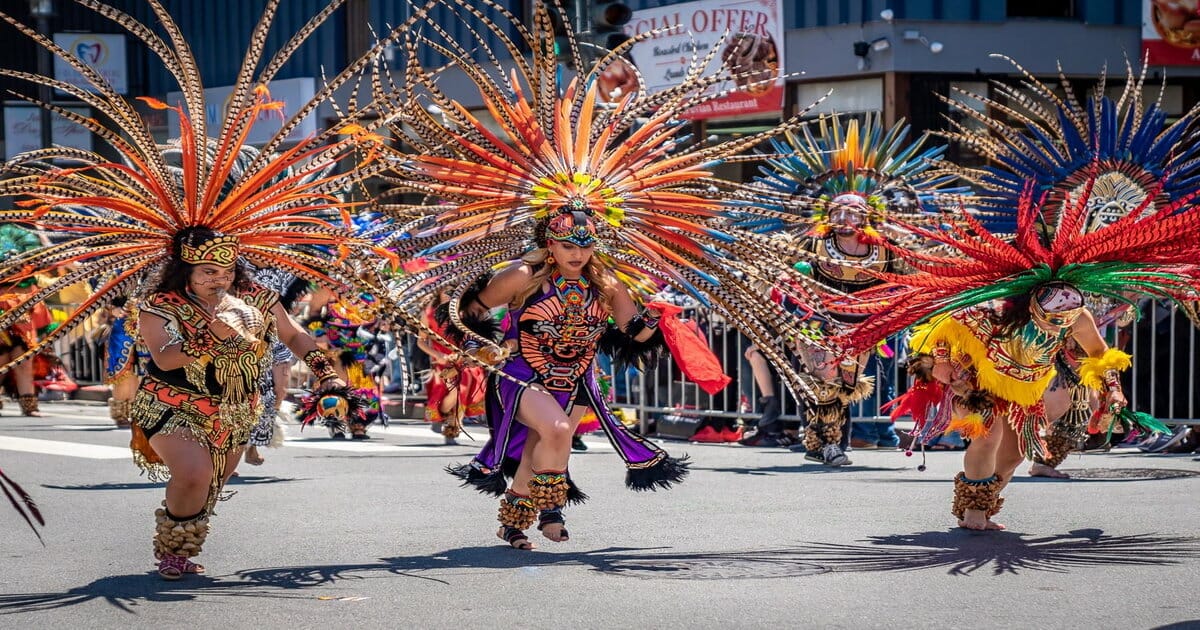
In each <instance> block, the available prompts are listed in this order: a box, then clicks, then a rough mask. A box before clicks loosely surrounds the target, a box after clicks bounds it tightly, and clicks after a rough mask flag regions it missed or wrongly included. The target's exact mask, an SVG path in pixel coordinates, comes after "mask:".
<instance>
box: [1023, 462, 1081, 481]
mask: <svg viewBox="0 0 1200 630" xmlns="http://www.w3.org/2000/svg"><path fill="white" fill-rule="evenodd" d="M1029 476H1030V477H1049V478H1051V479H1070V478H1071V475H1068V474H1067V473H1065V472H1062V471H1060V470H1058V469H1057V468H1051V467H1049V466H1047V465H1045V464H1039V463H1036V462H1034V464H1033V465H1032V466H1030V467H1029Z"/></svg>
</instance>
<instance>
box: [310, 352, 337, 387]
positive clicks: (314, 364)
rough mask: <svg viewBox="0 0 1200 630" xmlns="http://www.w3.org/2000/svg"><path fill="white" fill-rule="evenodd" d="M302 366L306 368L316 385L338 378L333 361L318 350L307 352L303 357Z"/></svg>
mask: <svg viewBox="0 0 1200 630" xmlns="http://www.w3.org/2000/svg"><path fill="white" fill-rule="evenodd" d="M304 364H305V365H307V366H308V369H309V371H311V372H312V373H313V376H314V377H316V379H317V382H318V383H319V382H322V381H327V380H329V379H332V378H338V373H337V370H336V369H334V367H333V360H332V359H330V358H329V357H328V356H326V354H325V353H324V352H322V351H320V350H309V351H308V353H307V354H305V355H304Z"/></svg>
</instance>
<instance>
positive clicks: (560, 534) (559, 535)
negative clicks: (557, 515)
mask: <svg viewBox="0 0 1200 630" xmlns="http://www.w3.org/2000/svg"><path fill="white" fill-rule="evenodd" d="M540 529H541V530H542V535H543V536H545V537H546V538H549V539H550V540H553V541H554V542H567V541H568V540H570V539H571V536H570V534H568V533H567V527H566V525H563V524H562V523H547V524H545V525H543V526H542V527H541V528H540Z"/></svg>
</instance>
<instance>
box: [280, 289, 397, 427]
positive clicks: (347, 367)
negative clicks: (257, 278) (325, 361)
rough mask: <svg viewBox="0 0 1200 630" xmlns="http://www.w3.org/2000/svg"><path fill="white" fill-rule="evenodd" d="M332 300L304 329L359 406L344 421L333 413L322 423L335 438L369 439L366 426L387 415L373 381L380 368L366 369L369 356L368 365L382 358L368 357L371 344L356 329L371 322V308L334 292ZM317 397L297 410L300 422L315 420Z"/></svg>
mask: <svg viewBox="0 0 1200 630" xmlns="http://www.w3.org/2000/svg"><path fill="white" fill-rule="evenodd" d="M360 298H361V299H362V300H364V301H373V300H374V298H373V297H371V295H369V294H363V295H361V296H360ZM332 300H333V301H330V302H327V303H325V304H324V306H323V307H322V308H323V311H324V312H323V313H322V314H320V315H319V316H318V317H316V318H315V319H312V318H310V320H309V323H308V329H309V330H310V331H312V334H313V335H314V336H315V337H316V338H317V342H318V344H319V346H320V348H321V350H322V351H323V352H325V354H326V356H328V357H329V359H330V360H331V361H333V366H334V369H335V370H337V373H338V376H339V377H340V378H341V379H342V380H344V381H345V382H347V383H349V384H350V389H351V390H353V392H354V395H355V397H356V400H357V401H358V402H359V403H360V405H361V408H360V410H359V412H358V413H355V414H353V415H351V416H350V417H349V420H348V421H346V419H345V418H340V417H338V416H333V417H323V422H324V424H325V427H326V428H327V429H328V430H329V437H331V438H333V439H335V440H344V439H346V438H347V437H349V438H350V439H352V440H369V439H371V436H370V435H368V434H367V427H368V426H370V425H371V424H372V423H374V422H375V421H377V420H378V421H381V422H382V423H383V424H385V425H386V424H387V416H386V415H384V413H383V396H382V392H381V389H380V386H379V381H378V380H377V377H378V373H379V372H382V368H380V369H379V370H378V371H376V370H373V369H372V370H368V369H367V365H366V364H367V361H368V359H369V358H370V359H371V363H372V367H374V366H377V365H382V357H377V358H378V359H379V361H375V358H371V357H368V355H367V348H368V346H370V345H371V343H370V341H369V340H368V339H367V338H366V337H365V336H364V335H362V334H360V332H359V331H360V330H364V329H366V328H368V327H370V326H371V325H372V324H374V323H375V315H374V313H373V309H372V307H370V306H368V305H364V304H363V301H359V302H355V301H351V300H347V299H344V298H342V297H339V296H338V295H334V296H333V298H332ZM317 398H319V396H317V395H316V394H314V395H312V396H310V397H308V398H307V399H306V400H305V402H304V404H303V405H302V408H301V410H300V411H299V412H298V414H299V415H300V418H301V422H302V423H303V424H309V423H312V422H314V421H315V420H316V416H317V415H318V414H317V413H316V405H315V401H316V399H317Z"/></svg>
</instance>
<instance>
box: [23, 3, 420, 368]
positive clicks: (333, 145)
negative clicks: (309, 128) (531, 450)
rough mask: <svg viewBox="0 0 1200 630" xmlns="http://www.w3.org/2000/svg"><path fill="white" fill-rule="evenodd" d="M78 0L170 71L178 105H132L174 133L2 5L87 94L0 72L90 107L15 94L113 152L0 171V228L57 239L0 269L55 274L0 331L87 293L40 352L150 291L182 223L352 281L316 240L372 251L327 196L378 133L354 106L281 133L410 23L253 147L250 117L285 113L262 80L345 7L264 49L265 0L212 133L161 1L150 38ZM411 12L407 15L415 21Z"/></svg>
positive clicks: (269, 12) (251, 254)
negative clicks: (304, 133)
mask: <svg viewBox="0 0 1200 630" xmlns="http://www.w3.org/2000/svg"><path fill="white" fill-rule="evenodd" d="M77 1H78V2H79V4H81V5H83V6H85V7H87V8H89V9H91V10H93V11H95V12H96V13H97V14H99V15H100V16H102V17H104V18H107V19H109V20H111V21H113V22H115V23H116V24H117V25H119V26H121V27H122V28H124V29H125V31H126V32H127V33H128V34H129V35H130V36H131V37H134V38H136V39H137V40H138V41H139V42H140V43H141V44H143V45H145V46H146V47H147V48H148V49H149V50H150V51H151V52H153V53H154V55H155V56H157V57H158V59H159V60H160V61H161V62H162V64H163V65H164V66H165V68H166V69H167V71H168V72H170V74H171V75H173V76H174V78H175V80H176V81H177V82H178V84H179V86H180V89H181V91H182V99H181V102H180V103H178V104H167V103H163V102H160V101H157V100H154V99H150V98H142V99H140V100H142V101H143V102H144V103H145V104H146V105H147V106H149V107H151V108H153V109H158V110H169V111H172V112H174V113H175V114H176V115H177V116H178V117H179V121H180V136H179V138H178V139H177V140H175V141H172V142H170V143H168V144H167V145H166V146H163V145H159V144H158V143H157V142H155V139H154V137H153V136H152V135H151V132H150V129H149V128H148V126H147V125H146V123H145V122H144V121H143V120H142V118H141V117H140V116H139V115H138V113H137V111H136V110H135V109H134V106H133V104H132V103H131V102H129V101H127V100H126V99H125V98H123V97H122V96H121V95H120V94H118V93H117V91H116V89H114V88H113V86H112V85H110V84H109V83H108V81H107V80H106V79H105V78H104V77H103V76H101V75H100V74H99V73H98V72H96V71H95V70H93V69H92V68H90V67H88V66H87V65H85V64H83V63H82V62H81V61H80V60H79V59H77V58H76V57H75V56H74V55H72V54H70V53H69V52H68V51H65V50H63V49H62V48H61V47H59V46H58V45H56V44H55V43H54V42H53V41H52V40H50V39H48V38H46V37H44V36H42V35H40V34H38V33H36V32H34V31H33V30H32V29H30V28H29V27H28V26H25V25H24V24H22V23H21V22H20V21H18V20H17V19H15V18H13V17H12V16H9V15H5V14H2V13H0V19H3V20H4V21H7V22H8V23H9V24H11V25H12V26H13V27H14V28H16V29H17V30H19V31H20V32H21V33H23V34H24V35H26V36H28V37H29V38H31V39H33V40H34V41H35V42H36V43H37V44H38V45H39V46H42V47H43V48H46V49H48V50H49V51H50V52H52V53H53V54H55V55H57V56H58V57H59V58H60V59H62V60H63V61H64V62H66V63H68V64H70V65H71V66H72V67H73V68H74V69H75V70H76V71H78V72H79V73H80V75H82V77H83V78H84V80H85V81H86V82H87V84H88V87H87V88H84V87H80V86H77V85H72V84H69V83H66V82H63V81H59V80H55V79H54V78H52V77H44V76H40V75H35V74H30V73H25V72H18V71H15V70H6V69H2V68H0V74H3V75H6V76H10V77H15V78H18V79H23V80H27V81H30V82H34V83H47V84H50V85H52V86H53V87H54V88H55V89H57V90H60V91H62V92H65V93H68V94H70V95H71V96H73V97H75V98H77V99H79V100H80V101H83V102H84V103H86V104H87V105H88V106H90V107H91V108H92V109H93V110H94V111H95V112H96V116H95V117H90V118H89V117H85V116H82V115H79V114H76V113H73V112H71V111H68V110H65V109H63V108H61V107H59V106H57V105H53V104H50V103H41V102H38V101H36V100H34V99H28V98H27V99H26V100H30V101H31V102H34V103H36V104H37V105H39V106H41V107H44V108H47V109H50V110H52V111H54V112H55V113H57V114H58V115H59V116H62V117H64V118H66V119H68V120H70V121H71V122H73V123H75V124H77V125H79V126H80V127H82V128H84V129H85V130H87V131H88V132H90V133H92V134H94V135H95V136H97V137H98V138H99V139H100V140H102V141H103V142H104V143H106V144H107V145H108V147H109V148H110V149H111V150H112V151H113V152H115V153H116V154H117V155H119V159H117V160H111V159H108V158H106V157H104V156H103V155H101V154H99V153H96V152H93V151H86V150H80V149H73V148H69V147H61V146H55V147H48V148H43V149H39V150H36V151H32V152H29V153H25V154H22V155H20V156H17V157H15V158H13V159H12V160H10V161H9V162H7V163H6V164H5V165H4V171H5V172H4V174H5V176H6V179H4V180H3V181H2V182H0V195H2V196H13V197H17V198H18V199H20V201H18V202H17V206H18V209H15V210H5V211H0V222H8V221H23V222H32V223H35V224H36V225H38V226H39V227H40V228H41V229H43V230H46V231H47V232H50V233H52V234H53V235H54V237H55V240H56V243H55V244H53V245H50V246H47V247H42V248H38V249H35V250H33V251H28V252H25V253H22V254H20V255H17V256H15V257H11V258H9V259H7V260H6V261H4V262H3V263H0V278H3V279H5V280H13V281H15V280H20V279H22V278H26V277H29V276H31V275H33V274H38V273H47V272H49V271H53V270H62V271H64V275H62V276H61V277H60V278H59V279H58V280H56V281H55V282H54V283H53V284H51V285H50V286H48V287H45V288H43V289H41V290H40V291H37V292H35V293H33V294H31V295H30V296H29V297H28V299H27V300H26V301H25V302H24V303H22V304H21V305H20V306H18V307H17V308H14V309H12V310H11V311H9V312H8V313H5V314H4V315H2V316H0V328H4V327H5V325H7V324H9V323H11V322H12V321H13V320H14V319H15V318H17V317H20V316H21V315H22V314H23V313H24V312H26V311H28V310H29V309H31V308H33V306H35V305H36V304H38V303H40V302H42V301H44V300H45V299H46V298H47V297H48V296H49V295H51V294H53V293H55V292H57V291H58V290H60V289H62V288H63V287H66V286H69V285H72V284H75V283H79V282H89V283H91V284H92V285H93V286H94V291H93V293H92V295H91V296H90V297H89V298H88V299H87V300H86V301H85V302H84V303H83V304H81V305H80V306H79V307H78V308H77V309H76V310H75V311H74V312H73V313H72V314H71V315H70V317H69V318H68V320H67V321H66V322H65V323H64V325H63V326H62V327H61V328H59V329H58V330H57V331H56V332H55V333H54V334H53V335H50V336H47V337H44V338H43V339H41V340H40V341H39V344H38V347H35V348H29V349H28V352H27V353H26V356H27V355H28V354H32V353H34V352H36V351H37V350H38V349H39V348H40V347H43V346H45V345H46V344H49V343H51V342H52V341H53V340H54V338H55V337H56V336H59V335H62V334H65V333H66V332H67V331H69V330H71V328H72V327H73V326H74V325H76V324H78V323H80V322H82V321H84V320H85V319H86V318H87V317H88V316H89V315H90V314H91V313H93V312H95V311H96V310H97V309H99V308H102V307H104V306H105V305H106V304H108V303H109V302H111V300H112V299H113V298H115V297H116V296H119V295H126V294H129V293H135V294H136V293H138V292H139V290H148V287H146V286H145V281H146V280H147V279H149V278H151V277H153V276H155V275H156V273H155V272H156V270H157V269H160V268H161V267H162V265H163V264H164V263H165V262H166V261H167V260H168V259H169V257H171V256H179V255H180V254H181V252H179V251H174V250H175V249H177V248H175V247H173V244H175V243H179V242H180V235H181V234H185V233H187V232H188V231H189V230H193V231H194V230H205V231H207V232H215V233H217V234H219V235H220V238H221V239H222V241H221V243H222V244H224V245H228V246H231V247H229V248H227V251H236V252H237V253H238V254H240V256H241V257H242V258H244V259H245V260H246V261H249V262H250V263H252V264H253V265H255V266H258V267H265V268H279V269H284V270H286V271H288V272H290V273H292V274H294V275H296V276H298V277H301V278H304V279H306V280H310V281H317V282H322V283H326V284H332V285H334V286H340V285H341V284H342V283H350V282H353V274H350V273H345V272H343V271H342V270H341V269H340V268H339V266H338V262H339V261H338V260H334V257H332V256H324V255H322V254H321V253H320V252H319V251H317V250H316V249H314V248H316V247H321V246H324V247H327V248H328V250H329V251H333V252H337V257H338V258H346V257H348V256H349V255H350V254H351V253H355V252H356V251H360V252H365V251H366V249H367V248H368V247H369V244H367V243H365V242H364V241H362V240H360V239H357V238H355V237H354V235H353V233H352V230H351V229H350V227H349V226H348V225H347V224H348V223H349V221H348V218H347V216H348V215H347V208H348V207H352V206H353V205H355V204H354V203H353V202H347V201H344V200H342V198H341V197H340V196H339V193H340V192H341V191H342V190H343V189H345V188H347V187H349V186H350V185H351V184H352V183H354V182H356V181H359V180H361V179H362V178H365V177H369V176H371V175H372V174H373V173H375V172H377V171H378V170H379V169H380V168H382V165H381V163H380V161H379V160H377V159H376V158H377V157H378V155H377V153H376V152H375V149H376V140H375V136H374V135H373V134H372V133H371V128H369V127H368V126H364V125H366V123H364V124H363V125H359V124H357V122H356V121H357V119H358V118H359V117H360V115H361V113H362V112H361V111H360V110H359V109H358V108H357V107H356V102H351V104H350V106H349V108H348V110H347V111H345V112H344V115H343V121H342V122H341V124H339V125H337V126H336V127H334V128H331V129H329V130H326V131H324V132H321V133H318V134H316V135H314V136H311V137H308V138H305V139H302V140H300V141H299V142H297V143H296V144H294V145H293V146H290V147H287V146H286V142H287V141H288V140H287V139H288V136H289V135H290V134H291V133H292V131H293V130H294V129H296V128H297V126H298V125H299V124H300V123H301V121H302V120H303V119H304V118H305V117H306V116H308V115H309V114H311V113H312V112H314V111H315V110H316V108H317V107H318V105H319V104H320V103H322V102H324V101H328V100H329V99H330V97H331V96H332V95H333V94H334V92H335V91H336V90H338V89H339V88H340V87H342V86H344V85H346V84H347V83H351V82H353V81H355V80H357V79H359V78H360V77H361V76H362V75H363V71H364V69H365V68H367V67H369V66H370V65H371V64H372V62H373V60H374V58H375V57H376V56H378V54H379V52H380V50H382V48H383V47H384V46H386V45H387V44H388V43H390V42H392V41H396V40H398V39H399V37H400V34H401V33H402V32H403V29H404V28H406V26H407V24H405V25H402V26H401V27H398V28H397V29H396V30H395V31H393V32H392V33H390V34H389V35H388V37H387V38H384V39H383V40H382V41H381V42H380V43H379V44H378V45H377V46H375V47H374V48H372V49H371V50H370V51H368V53H367V54H366V55H364V56H363V57H362V58H360V59H358V60H357V61H354V62H352V63H351V64H350V65H349V66H348V67H347V68H345V69H344V70H343V71H342V72H340V73H339V74H338V75H337V76H335V77H333V78H332V79H330V80H328V81H326V82H325V83H324V84H323V85H322V86H320V89H319V90H318V92H317V94H316V95H315V96H314V98H313V99H312V100H310V101H309V102H308V103H305V104H303V105H301V106H300V107H298V108H297V109H296V111H295V112H294V113H292V115H291V116H290V117H287V118H286V119H285V120H283V122H282V126H281V127H280V129H279V130H278V131H277V132H276V133H275V134H274V136H272V137H271V139H270V140H268V141H267V142H266V144H265V145H264V146H263V147H261V149H252V148H249V147H247V146H244V145H245V144H246V139H247V137H248V134H249V133H250V130H251V128H252V126H253V125H255V124H256V122H257V121H258V120H259V118H260V115H262V114H264V113H268V112H277V111H281V109H282V106H283V104H282V103H280V102H277V101H273V100H272V99H271V98H270V95H269V93H268V92H267V89H266V87H265V86H266V85H267V83H268V82H269V81H270V80H271V79H272V78H273V77H274V76H275V75H276V73H277V72H278V71H279V70H280V68H281V67H283V65H284V63H285V62H286V61H287V60H288V58H289V57H290V56H291V55H292V54H293V53H294V52H295V51H296V50H297V48H298V47H299V46H300V45H301V44H302V43H303V42H304V41H305V39H306V38H307V37H308V36H309V35H310V34H312V33H313V32H314V31H315V30H316V29H317V28H318V27H319V26H320V25H321V24H322V23H323V22H325V21H326V20H327V19H328V18H329V17H330V16H331V15H332V14H333V13H334V12H335V11H336V10H337V8H338V7H339V6H340V5H341V4H342V1H341V0H334V1H333V2H331V3H330V4H329V5H328V6H327V7H326V8H325V9H323V10H322V11H320V12H319V13H318V14H317V15H315V16H314V17H313V18H312V19H311V20H310V21H309V22H308V23H307V24H306V25H305V26H304V27H302V28H301V29H300V30H299V31H298V32H297V33H296V34H295V35H294V36H293V37H292V38H291V39H290V40H289V41H287V43H285V44H284V46H283V47H282V48H281V49H279V50H278V51H277V52H276V53H275V54H274V55H273V56H271V57H269V58H267V57H266V56H265V54H266V52H267V51H266V50H265V43H266V41H267V33H268V31H269V30H270V27H271V23H272V21H273V19H274V16H275V12H276V10H277V9H278V8H279V5H280V0H268V2H267V3H266V6H265V9H264V10H263V13H262V17H261V18H260V20H259V22H258V24H257V26H256V27H255V29H254V31H253V33H252V34H251V37H250V45H249V48H248V50H247V52H246V55H245V57H244V60H243V62H242V67H241V70H240V71H239V73H238V75H237V79H236V81H235V83H234V86H233V90H232V94H231V96H230V97H229V100H228V102H227V104H226V110H225V113H224V117H223V118H222V119H221V120H220V126H219V127H217V128H210V126H209V124H208V123H207V122H206V120H205V116H204V112H205V111H206V102H205V95H204V89H203V85H202V84H201V78H200V70H199V68H198V67H197V65H196V61H195V58H194V56H193V54H192V51H191V48H190V46H189V44H188V42H186V41H185V40H184V39H183V37H182V34H181V31H180V29H179V27H178V25H177V24H176V23H175V22H174V20H173V19H172V18H171V16H170V15H169V14H168V13H167V12H166V10H165V9H164V8H163V6H162V5H161V4H160V2H159V1H158V0H147V2H148V4H149V5H150V7H151V9H152V11H153V13H154V15H155V17H156V18H157V20H158V23H159V26H160V27H161V34H160V32H159V31H156V30H155V29H154V28H152V27H151V26H148V25H146V24H142V23H140V22H138V21H137V20H135V19H133V18H132V17H131V16H129V15H127V14H125V13H123V12H121V11H119V10H117V9H115V8H113V7H110V6H108V5H105V4H103V3H101V2H98V1H97V0H77ZM420 14H421V11H420V10H418V11H416V12H415V15H414V19H416V18H417V16H419V15H420ZM278 117H281V116H277V118H278ZM342 160H346V161H352V162H354V163H355V165H356V167H355V168H352V169H348V170H343V171H333V170H332V169H331V167H332V166H333V165H334V164H336V163H337V162H339V161H342ZM207 232H206V233H207ZM233 246H235V247H233ZM225 255H226V256H228V254H225ZM222 260H223V259H222ZM139 286H141V287H142V288H141V289H139ZM23 358H24V356H22V357H15V361H19V360H21V359H23ZM15 361H14V362H15ZM4 367H5V366H0V370H3V369H4Z"/></svg>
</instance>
